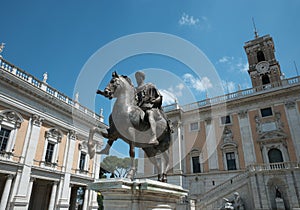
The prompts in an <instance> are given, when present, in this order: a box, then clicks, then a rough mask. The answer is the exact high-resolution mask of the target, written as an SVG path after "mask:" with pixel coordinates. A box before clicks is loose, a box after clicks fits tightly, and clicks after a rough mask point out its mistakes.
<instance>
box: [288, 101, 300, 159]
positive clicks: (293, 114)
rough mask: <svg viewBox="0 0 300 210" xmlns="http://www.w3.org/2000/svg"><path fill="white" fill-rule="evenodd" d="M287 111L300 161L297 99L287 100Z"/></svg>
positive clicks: (299, 121)
mask: <svg viewBox="0 0 300 210" xmlns="http://www.w3.org/2000/svg"><path fill="white" fill-rule="evenodd" d="M285 111H286V115H287V121H288V124H289V126H288V127H289V129H290V132H291V136H292V141H293V144H294V148H295V151H296V156H297V157H296V158H297V161H298V162H299V161H300V141H299V136H300V129H299V128H300V117H299V112H298V109H297V104H296V102H295V101H287V102H286V103H285Z"/></svg>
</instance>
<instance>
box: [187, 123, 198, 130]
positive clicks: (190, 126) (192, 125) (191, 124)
mask: <svg viewBox="0 0 300 210" xmlns="http://www.w3.org/2000/svg"><path fill="white" fill-rule="evenodd" d="M196 125H197V128H195V129H194V128H193V127H194V126H196ZM189 129H190V131H191V132H195V131H199V130H200V125H199V122H191V123H190V124H189Z"/></svg>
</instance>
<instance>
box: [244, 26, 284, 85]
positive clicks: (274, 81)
mask: <svg viewBox="0 0 300 210" xmlns="http://www.w3.org/2000/svg"><path fill="white" fill-rule="evenodd" d="M244 49H245V51H246V54H247V58H248V63H249V69H248V73H249V75H250V77H251V82H252V87H262V88H264V89H265V88H268V87H271V86H279V85H280V84H281V70H280V65H279V62H278V61H277V60H276V58H275V48H274V42H273V39H272V37H271V36H270V35H265V36H262V37H259V36H258V34H257V32H256V31H255V39H253V40H251V41H248V42H246V43H245V45H244Z"/></svg>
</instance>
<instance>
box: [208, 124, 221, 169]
mask: <svg viewBox="0 0 300 210" xmlns="http://www.w3.org/2000/svg"><path fill="white" fill-rule="evenodd" d="M205 132H206V149H207V156H208V157H207V158H208V167H209V170H218V168H219V164H218V154H217V142H216V134H215V133H216V132H215V127H214V122H213V120H212V119H211V118H208V119H206V120H205Z"/></svg>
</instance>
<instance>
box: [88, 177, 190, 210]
mask: <svg viewBox="0 0 300 210" xmlns="http://www.w3.org/2000/svg"><path fill="white" fill-rule="evenodd" d="M89 188H90V189H92V190H95V191H100V192H101V194H102V195H103V197H104V201H103V205H104V209H109V210H141V209H143V210H174V209H176V204H177V203H178V202H179V201H180V199H181V198H182V197H185V196H187V195H188V190H185V189H183V188H182V187H180V186H177V185H173V184H167V183H162V182H158V181H153V180H150V179H136V180H134V181H131V180H130V179H101V180H99V181H96V182H94V183H92V184H90V185H89Z"/></svg>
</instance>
